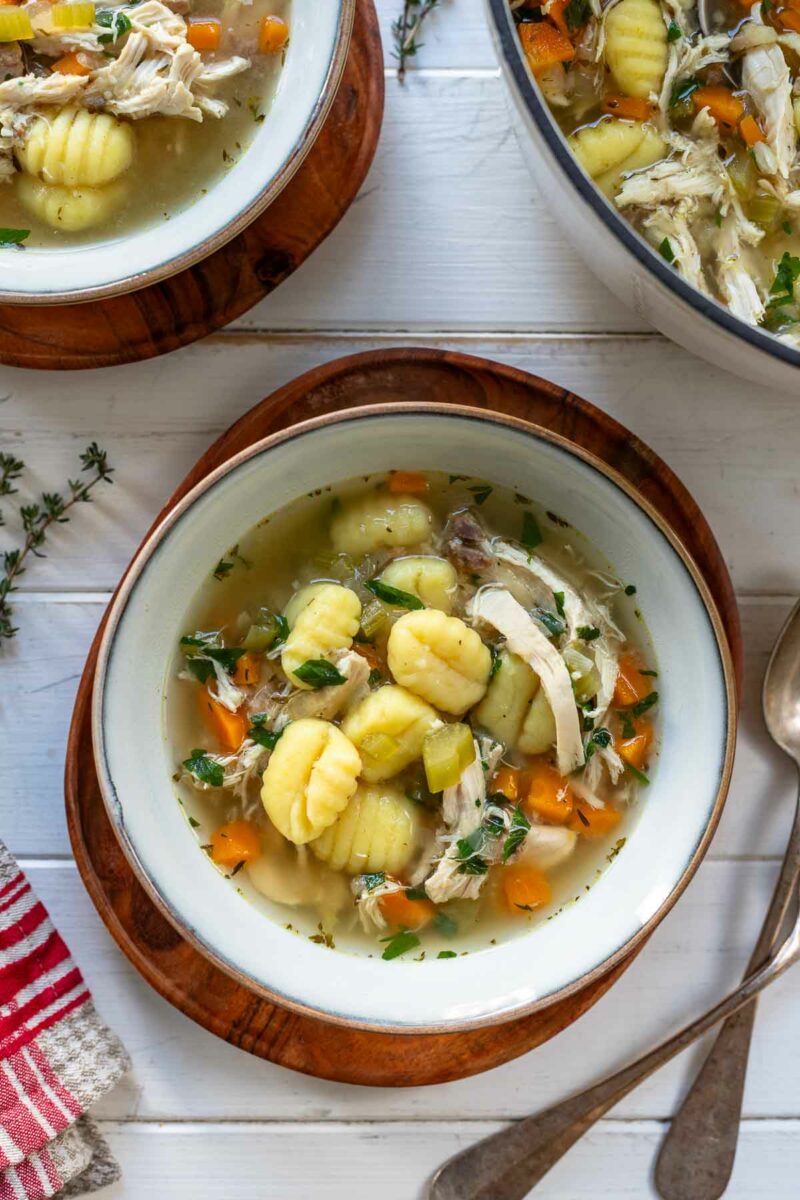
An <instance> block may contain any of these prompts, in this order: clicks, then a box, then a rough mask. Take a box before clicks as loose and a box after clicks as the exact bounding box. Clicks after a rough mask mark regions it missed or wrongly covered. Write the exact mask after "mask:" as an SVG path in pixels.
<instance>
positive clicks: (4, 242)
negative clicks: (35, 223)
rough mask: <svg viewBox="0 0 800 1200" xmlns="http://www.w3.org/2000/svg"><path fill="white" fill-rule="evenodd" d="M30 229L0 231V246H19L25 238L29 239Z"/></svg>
mask: <svg viewBox="0 0 800 1200" xmlns="http://www.w3.org/2000/svg"><path fill="white" fill-rule="evenodd" d="M30 232H31V231H30V229H0V246H19V247H20V249H22V243H23V242H24V241H25V238H26V237H30Z"/></svg>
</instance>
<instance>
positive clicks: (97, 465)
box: [0, 442, 114, 641]
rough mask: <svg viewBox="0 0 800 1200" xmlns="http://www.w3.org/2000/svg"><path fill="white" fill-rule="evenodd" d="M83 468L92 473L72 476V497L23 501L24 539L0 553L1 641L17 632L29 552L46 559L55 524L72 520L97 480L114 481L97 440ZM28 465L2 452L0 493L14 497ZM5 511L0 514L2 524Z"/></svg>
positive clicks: (88, 449) (47, 496)
mask: <svg viewBox="0 0 800 1200" xmlns="http://www.w3.org/2000/svg"><path fill="white" fill-rule="evenodd" d="M80 463H81V470H82V471H86V472H88V473H89V478H88V479H70V480H68V481H67V486H68V487H69V498H68V499H66V500H65V499H64V497H63V496H62V495H60V494H59V493H58V492H43V493H42V496H41V499H40V500H39V501H38V502H37V503H33V504H21V505H20V507H19V516H20V519H21V522H22V532H23V535H24V536H23V542H22V545H21V546H16V547H14V548H13V549H11V550H6V551H4V552H2V553H1V554H0V561H2V565H3V573H2V576H0V641H2V640H9V639H10V638H13V637H14V635H15V634H16V633H17V627H16V625H14V624H13V623H12V615H13V609H12V605H11V601H10V596H11V593H12V592H15V591H16V590H17V582H18V580H19V579H20V577H21V576H22V575H24V573H25V569H26V568H25V565H24V564H25V561H26V559H27V558H28V555H29V554H32V555H33V556H34V558H44V557H45V554H44V550H43V549H42V547H43V546H44V544H45V542H46V540H47V536H48V534H49V531H50V528H51V526H52V525H63V524H65V522H67V521H69V520H70V517H69V515H68V514H69V513H70V510H71V509H72V508H73V507H74V505H76V504H87V503H89V502H90V501H91V500H92V498H93V497H92V492H93V490H94V488H95V487H96V486H97V484H98V483H112V482H113V480H112V479H111V476H112V474H113V473H114V472H113V467H110V466H109V465H108V456H107V454H106V452H105V450H101V449H100V447H99V446H98V444H97V442H91V443H90V445H88V446H87V447H86V449H85V450H84V451H83V453H82V454H81V455H80ZM24 467H25V464H24V463H23V462H22V460H21V459H18V458H15V457H14V456H13V455H12V454H2V453H0V496H13V495H15V494H16V492H17V488H16V487H15V484H16V482H17V481H18V480H19V479H20V477H21V475H22V472H23V470H24ZM2 524H3V514H2V513H0V525H2Z"/></svg>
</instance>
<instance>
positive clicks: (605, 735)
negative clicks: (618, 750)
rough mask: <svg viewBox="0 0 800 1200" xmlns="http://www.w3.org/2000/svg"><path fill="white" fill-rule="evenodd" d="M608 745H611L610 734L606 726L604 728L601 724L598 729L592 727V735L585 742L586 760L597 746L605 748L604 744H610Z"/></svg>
mask: <svg viewBox="0 0 800 1200" xmlns="http://www.w3.org/2000/svg"><path fill="white" fill-rule="evenodd" d="M610 745H611V734H610V733H609V731H608V730H607V729H606V728H604V726H602V725H601V726H600V728H599V729H594V730H593V731H592V736H591V737H590V738H589V741H588V742H587V743H586V761H587V762H588V761H589V759H590V758H591V757H592V755H593V754H594V752H595V750H597V749H598V748H601V749H603V750H605V748H606V746H610Z"/></svg>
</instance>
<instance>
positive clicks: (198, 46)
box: [186, 17, 222, 50]
mask: <svg viewBox="0 0 800 1200" xmlns="http://www.w3.org/2000/svg"><path fill="white" fill-rule="evenodd" d="M221 35H222V24H221V22H220V21H218V20H217V18H216V17H189V21H188V24H187V26H186V40H187V42H188V43H189V45H190V46H193V47H194V49H195V50H217V49H219V39H220V37H221Z"/></svg>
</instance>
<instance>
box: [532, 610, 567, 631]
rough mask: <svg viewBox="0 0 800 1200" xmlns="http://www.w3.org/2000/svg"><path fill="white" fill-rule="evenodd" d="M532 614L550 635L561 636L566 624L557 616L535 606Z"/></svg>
mask: <svg viewBox="0 0 800 1200" xmlns="http://www.w3.org/2000/svg"><path fill="white" fill-rule="evenodd" d="M533 615H534V617H536V620H537V621H539V622H540V624H542V625H544V627H545V629H546V630H547V632H548V633H549V634H550V636H551V637H561V635H562V633H563V632H564V629H565V628H566V626H565V625H564V622H563V621H562V620H561V618H560V617H559V616H557V615H556V614H555V613H553V612H550V611H549V609H546V608H535V609H534V610H533Z"/></svg>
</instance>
